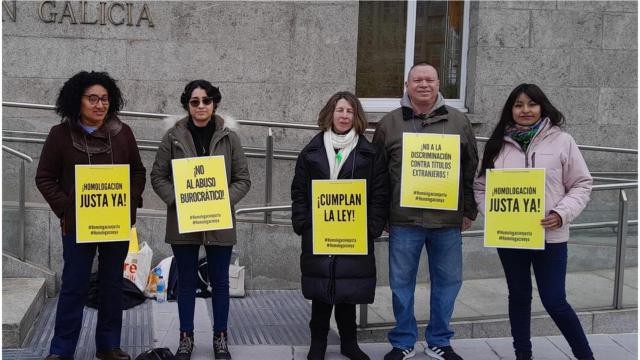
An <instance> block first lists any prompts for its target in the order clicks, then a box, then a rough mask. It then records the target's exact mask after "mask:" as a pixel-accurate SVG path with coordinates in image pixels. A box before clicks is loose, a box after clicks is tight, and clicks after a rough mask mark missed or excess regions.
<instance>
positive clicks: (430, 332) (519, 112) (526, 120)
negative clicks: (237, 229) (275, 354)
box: [291, 63, 593, 360]
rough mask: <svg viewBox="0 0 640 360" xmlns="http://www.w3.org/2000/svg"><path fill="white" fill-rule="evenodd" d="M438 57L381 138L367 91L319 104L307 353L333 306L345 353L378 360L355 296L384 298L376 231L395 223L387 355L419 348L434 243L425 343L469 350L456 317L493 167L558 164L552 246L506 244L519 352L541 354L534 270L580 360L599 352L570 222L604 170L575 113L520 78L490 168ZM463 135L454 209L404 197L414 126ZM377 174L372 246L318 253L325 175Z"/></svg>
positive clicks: (433, 350) (415, 74) (503, 255)
mask: <svg viewBox="0 0 640 360" xmlns="http://www.w3.org/2000/svg"><path fill="white" fill-rule="evenodd" d="M439 86H440V82H439V79H438V72H437V69H436V68H435V67H433V66H432V65H430V64H427V63H418V64H416V65H414V66H413V67H412V68H411V70H410V71H409V74H408V77H407V80H406V83H405V89H406V92H405V93H404V96H403V97H402V99H401V101H400V107H399V108H397V109H395V110H393V111H391V112H389V113H388V114H386V115H385V116H384V117H383V118H382V119H381V120H380V121H379V122H378V124H377V126H376V129H375V133H374V135H373V141H372V143H369V141H368V140H367V139H366V138H365V137H364V135H363V133H364V130H365V128H366V127H367V126H366V124H367V121H366V119H364V114H363V110H362V105H361V104H360V101H359V100H358V99H357V98H356V97H355V95H353V94H351V93H349V92H338V93H336V94H335V95H333V96H332V97H331V98H330V99H329V101H328V102H327V104H326V105H325V106H324V108H323V109H322V110H321V111H320V114H319V115H318V126H319V127H320V128H321V130H322V132H321V133H319V134H318V135H316V136H315V137H314V138H313V139H312V140H311V142H310V143H309V144H308V145H307V146H306V147H305V148H304V149H303V150H302V152H301V153H300V156H298V161H297V163H296V170H295V176H294V179H293V183H292V185H291V200H292V214H291V221H292V224H293V229H294V231H295V232H296V233H297V234H299V235H301V236H302V255H301V257H300V267H301V270H302V284H301V287H302V293H303V295H304V296H305V297H306V298H307V299H310V300H311V301H312V306H311V321H310V323H309V326H310V330H311V346H310V348H309V353H308V355H307V359H309V360H322V359H324V356H325V352H326V348H327V333H328V331H329V320H330V316H331V312H332V309H333V308H334V307H335V319H336V324H337V325H338V331H339V334H340V352H341V353H342V354H343V355H344V356H346V357H347V358H349V359H352V360H367V359H369V356H368V355H367V354H365V353H364V352H363V351H362V349H360V347H359V346H358V344H357V338H356V323H355V318H356V311H355V304H360V303H372V302H373V299H374V294H375V280H376V267H375V259H374V251H373V240H374V239H375V238H377V237H379V236H380V234H381V232H382V230H383V228H384V227H386V229H387V231H388V232H389V283H390V287H391V292H392V297H393V298H392V304H393V313H394V316H395V319H396V325H395V326H394V327H393V329H392V330H391V331H390V332H389V334H388V338H389V342H390V343H391V346H392V349H391V351H389V352H388V353H387V354H386V355H385V357H384V360H403V359H408V358H411V357H413V356H415V353H416V352H415V349H414V347H415V344H416V342H417V341H418V328H417V323H416V318H415V315H414V295H415V288H416V277H417V272H418V265H419V261H420V256H421V253H422V249H423V248H426V251H427V258H428V268H429V278H430V289H431V296H430V313H429V323H428V325H427V328H426V332H425V340H426V343H427V346H426V347H425V349H424V352H425V354H426V355H427V356H429V357H430V358H432V359H438V360H459V359H462V358H461V357H460V356H459V355H458V354H456V352H455V351H454V350H453V348H452V347H451V344H450V339H451V338H452V337H453V335H454V332H453V331H452V329H451V328H450V326H449V322H450V320H451V316H452V314H453V309H454V304H455V300H456V297H457V295H458V292H459V291H460V288H461V286H462V238H461V232H462V231H465V230H467V229H469V228H470V227H471V225H472V222H473V221H474V220H475V219H476V216H477V214H478V211H481V212H484V191H485V172H486V171H487V169H501V168H525V167H538V168H544V169H545V170H546V186H545V217H544V218H543V219H541V220H540V226H542V227H543V228H544V229H545V239H546V246H545V249H544V250H523V249H498V254H499V257H500V261H501V262H502V265H503V269H504V272H505V275H506V279H507V285H508V288H509V319H510V323H511V333H512V336H513V340H514V341H513V346H514V350H515V356H516V359H517V360H529V359H532V358H533V357H532V346H531V331H530V319H531V299H532V297H531V293H532V285H531V276H530V268H531V266H533V270H534V273H535V276H536V281H537V285H538V289H539V292H540V297H541V300H542V303H543V305H544V307H545V309H546V310H547V311H548V312H549V314H550V315H551V317H552V319H553V320H554V321H555V323H556V325H557V326H558V327H559V328H560V331H561V332H562V334H563V335H564V336H565V338H566V339H567V341H568V343H569V345H570V346H571V349H572V351H573V353H574V355H575V356H576V358H577V359H579V360H589V359H593V353H592V351H591V349H590V347H589V343H588V341H587V338H586V336H585V334H584V331H583V329H582V327H581V325H580V322H579V321H578V318H577V316H576V314H575V312H574V310H573V309H572V308H571V306H570V305H569V304H568V303H567V300H566V294H565V275H566V270H567V240H568V239H569V223H571V221H573V219H575V218H576V217H577V216H578V215H579V214H580V212H581V211H582V210H583V209H584V207H585V206H586V204H587V202H588V200H589V195H590V192H591V185H592V182H593V181H592V178H591V175H590V174H589V171H588V169H587V166H586V164H585V161H584V159H583V157H582V155H581V154H580V151H579V149H578V147H577V145H576V143H575V141H574V140H573V138H572V137H571V136H570V135H569V134H567V133H566V132H563V131H562V130H561V128H560V125H562V123H563V122H564V117H563V115H562V113H561V112H560V111H558V110H557V109H556V108H555V107H554V106H553V105H552V104H551V102H550V101H549V100H548V98H547V97H546V95H545V94H544V93H543V92H542V90H541V89H540V88H539V87H538V86H536V85H534V84H522V85H519V86H518V87H516V88H515V89H514V90H513V91H512V92H511V94H510V95H509V97H508V98H507V101H506V103H505V105H504V108H503V110H502V115H501V117H500V120H499V122H498V124H497V126H496V128H495V129H494V131H493V134H492V136H491V138H490V140H489V142H488V143H487V144H486V146H485V150H484V156H483V161H482V164H481V167H480V169H479V170H478V150H477V146H476V140H475V135H474V132H473V129H472V127H471V124H470V123H469V121H468V119H467V117H466V116H465V115H464V114H463V113H461V112H460V111H458V110H456V109H454V108H452V107H450V106H447V105H445V101H444V98H443V96H442V94H441V93H440V92H439ZM407 133H431V134H453V135H458V136H459V139H460V165H459V166H460V178H459V188H458V204H457V207H456V209H454V210H436V209H420V208H412V207H404V206H401V205H400V204H401V201H400V198H401V184H402V179H401V176H402V157H403V134H407ZM322 179H331V180H334V179H366V184H367V191H366V194H367V200H368V203H367V230H368V247H369V251H368V252H367V255H314V254H313V251H312V234H313V229H312V223H311V218H312V217H311V211H312V201H311V199H312V192H311V183H312V181H313V180H322Z"/></svg>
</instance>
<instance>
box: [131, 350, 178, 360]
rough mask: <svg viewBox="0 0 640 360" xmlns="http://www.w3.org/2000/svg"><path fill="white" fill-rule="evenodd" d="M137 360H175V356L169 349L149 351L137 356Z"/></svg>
mask: <svg viewBox="0 0 640 360" xmlns="http://www.w3.org/2000/svg"><path fill="white" fill-rule="evenodd" d="M135 360H175V356H173V353H172V352H171V350H169V348H166V347H164V348H155V349H149V350H147V351H145V352H143V353H142V354H140V355H138V356H136V359H135Z"/></svg>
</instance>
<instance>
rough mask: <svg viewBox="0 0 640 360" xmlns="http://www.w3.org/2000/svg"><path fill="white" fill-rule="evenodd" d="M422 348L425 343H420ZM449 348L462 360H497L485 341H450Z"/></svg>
mask: <svg viewBox="0 0 640 360" xmlns="http://www.w3.org/2000/svg"><path fill="white" fill-rule="evenodd" d="M422 346H423V347H424V346H426V343H424V342H423V343H422ZM451 347H453V349H454V350H455V351H456V353H458V355H460V356H461V357H462V358H463V359H474V360H498V359H500V358H499V357H498V354H496V353H495V351H493V349H492V348H491V346H489V344H488V343H487V341H486V340H485V339H461V340H452V341H451Z"/></svg>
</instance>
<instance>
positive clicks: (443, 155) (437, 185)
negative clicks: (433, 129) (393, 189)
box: [400, 133, 460, 210]
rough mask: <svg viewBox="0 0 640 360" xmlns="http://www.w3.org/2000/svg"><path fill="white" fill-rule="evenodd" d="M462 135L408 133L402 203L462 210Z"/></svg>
mask: <svg viewBox="0 0 640 360" xmlns="http://www.w3.org/2000/svg"><path fill="white" fill-rule="evenodd" d="M459 183H460V135H451V134H423V133H404V134H403V136H402V175H401V181H400V206H402V207H411V208H422V209H439V210H458V188H459Z"/></svg>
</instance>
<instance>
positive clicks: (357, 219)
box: [311, 179, 369, 255]
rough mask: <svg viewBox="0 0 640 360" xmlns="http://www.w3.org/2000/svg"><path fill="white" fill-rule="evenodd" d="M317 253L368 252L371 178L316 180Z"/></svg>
mask: <svg viewBox="0 0 640 360" xmlns="http://www.w3.org/2000/svg"><path fill="white" fill-rule="evenodd" d="M311 200H312V202H313V203H312V208H313V210H312V217H313V219H312V221H313V222H312V229H313V254H314V255H367V254H368V252H369V248H368V242H367V237H368V234H367V181H366V180H364V179H359V180H313V181H312V183H311Z"/></svg>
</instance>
